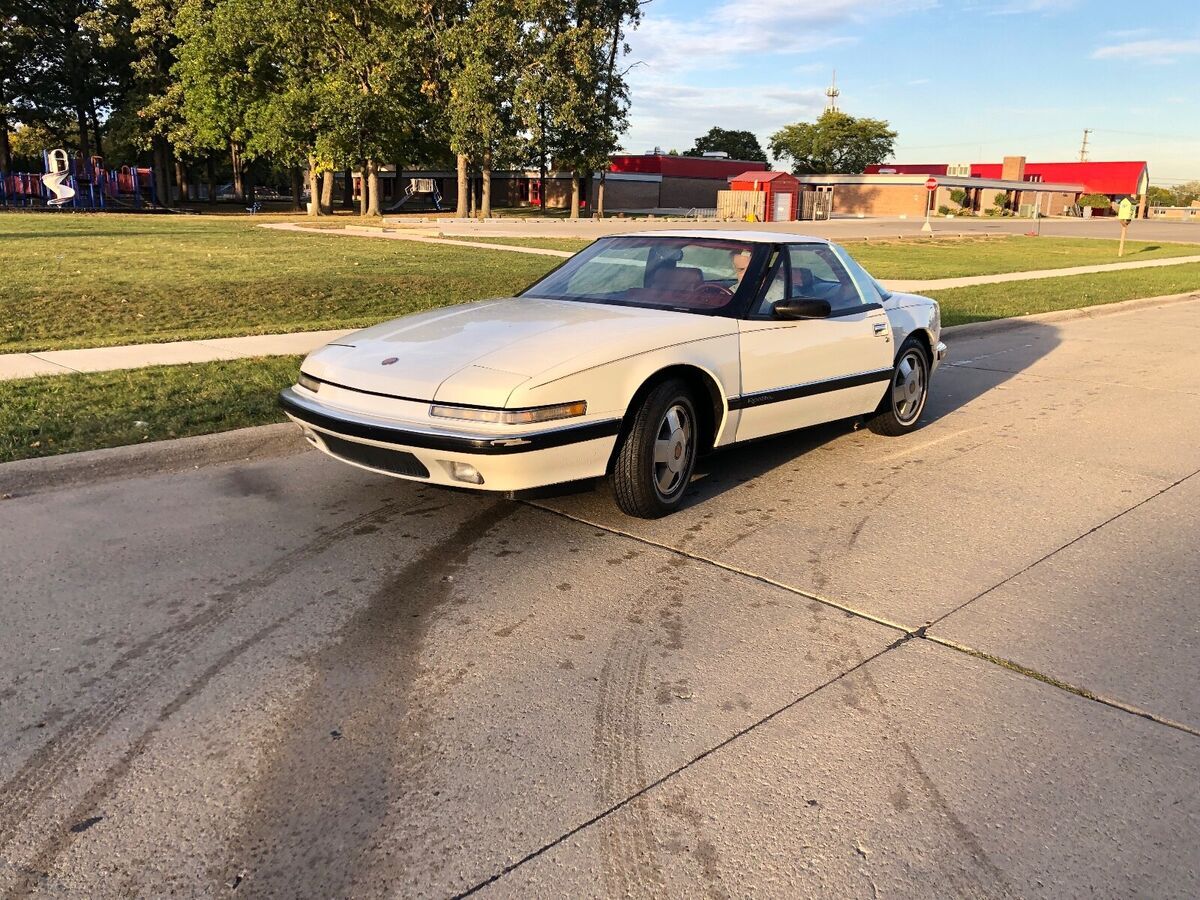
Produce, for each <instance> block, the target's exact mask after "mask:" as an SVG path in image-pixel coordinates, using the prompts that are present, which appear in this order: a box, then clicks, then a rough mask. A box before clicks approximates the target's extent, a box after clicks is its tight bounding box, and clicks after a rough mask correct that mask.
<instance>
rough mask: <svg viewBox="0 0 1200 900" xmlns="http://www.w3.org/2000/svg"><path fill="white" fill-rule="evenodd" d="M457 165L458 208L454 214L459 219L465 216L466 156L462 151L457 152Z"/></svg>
mask: <svg viewBox="0 0 1200 900" xmlns="http://www.w3.org/2000/svg"><path fill="white" fill-rule="evenodd" d="M456 163H457V166H458V208H457V209H456V210H455V212H454V215H455V216H456V217H457V218H459V219H465V218H466V217H467V187H468V185H467V157H466V156H464V155H463V154H462V153H460V154H458V158H457V160H456Z"/></svg>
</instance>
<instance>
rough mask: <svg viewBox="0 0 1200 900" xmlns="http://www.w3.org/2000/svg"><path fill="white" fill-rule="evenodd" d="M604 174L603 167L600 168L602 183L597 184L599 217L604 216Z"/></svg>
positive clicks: (597, 212) (596, 210)
mask: <svg viewBox="0 0 1200 900" xmlns="http://www.w3.org/2000/svg"><path fill="white" fill-rule="evenodd" d="M604 175H605V172H604V170H603V169H601V170H600V183H599V184H598V185H596V209H595V210H594V212H595V213H596V218H597V219H603V218H604Z"/></svg>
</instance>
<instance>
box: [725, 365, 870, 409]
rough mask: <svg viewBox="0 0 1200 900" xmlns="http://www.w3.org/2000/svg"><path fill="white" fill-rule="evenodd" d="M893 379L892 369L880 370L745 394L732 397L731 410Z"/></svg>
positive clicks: (730, 400)
mask: <svg viewBox="0 0 1200 900" xmlns="http://www.w3.org/2000/svg"><path fill="white" fill-rule="evenodd" d="M891 377H892V370H891V369H879V370H878V371H876V372H860V373H859V374H857V375H846V376H844V377H842V378H830V379H829V380H828V381H814V382H811V383H809V384H798V385H796V386H795V387H785V388H778V389H776V390H771V391H759V392H758V393H755V394H743V395H742V396H740V397H730V398H729V408H730V409H747V408H749V407H751V406H766V405H767V404H768V403H782V402H783V401H785V400H795V399H797V398H799V397H812V396H814V395H816V394H827V393H829V392H830V391H841V390H845V389H846V388H852V387H859V386H860V385H864V384H874V383H875V382H876V381H888V380H890V379H891Z"/></svg>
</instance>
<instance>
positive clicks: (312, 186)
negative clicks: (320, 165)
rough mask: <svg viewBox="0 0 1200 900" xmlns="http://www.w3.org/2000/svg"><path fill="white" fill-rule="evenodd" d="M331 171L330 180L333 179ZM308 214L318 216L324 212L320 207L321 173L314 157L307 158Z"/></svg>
mask: <svg viewBox="0 0 1200 900" xmlns="http://www.w3.org/2000/svg"><path fill="white" fill-rule="evenodd" d="M332 175H333V173H332V172H331V173H330V179H329V180H330V181H333V177H332ZM308 199H309V204H308V214H309V215H310V216H319V215H322V214H323V213H324V210H323V209H321V173H320V172H318V171H317V160H316V158H315V157H312V156H310V157H309V158H308Z"/></svg>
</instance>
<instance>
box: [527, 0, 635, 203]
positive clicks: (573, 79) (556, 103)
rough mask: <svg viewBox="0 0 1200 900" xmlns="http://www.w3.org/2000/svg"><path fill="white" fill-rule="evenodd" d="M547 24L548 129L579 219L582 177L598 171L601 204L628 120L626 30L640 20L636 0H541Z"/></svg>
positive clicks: (540, 3)
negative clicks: (610, 161) (611, 162)
mask: <svg viewBox="0 0 1200 900" xmlns="http://www.w3.org/2000/svg"><path fill="white" fill-rule="evenodd" d="M536 5H537V6H539V7H541V8H542V9H543V10H544V11H545V12H549V13H550V15H549V16H548V17H547V19H548V21H549V22H550V23H551V27H550V28H549V29H548V31H549V34H550V41H549V44H550V48H551V53H550V54H549V61H548V64H547V66H546V68H545V69H544V70H543V75H544V76H545V77H547V84H548V86H549V90H548V96H549V97H550V98H551V100H552V105H551V106H550V107H549V118H550V122H551V125H550V128H551V129H552V133H553V135H554V138H555V143H556V147H555V152H556V159H557V160H558V161H559V162H560V163H562V164H564V165H565V167H566V168H568V169H570V170H571V218H572V219H577V218H579V206H580V180H581V178H582V177H584V176H585V175H586V176H587V177H588V178H589V180H590V176H591V173H592V172H594V171H596V170H597V169H599V170H601V175H600V177H601V181H600V188H599V193H598V195H597V205H601V204H602V200H601V199H600V198H601V195H602V192H603V189H604V173H605V170H606V169H607V162H608V158H609V157H610V156H611V155H612V154H613V152H614V151H615V150H616V149H617V147H618V140H617V139H618V137H619V136H620V135H621V134H622V133H623V132H624V130H625V127H626V125H627V123H628V118H627V113H628V110H629V86H628V84H627V82H626V80H625V75H626V74H627V71H628V70H627V69H623V68H621V67H619V65H618V62H619V61H620V60H621V58H622V57H623V56H624V55H625V54H626V53H628V52H629V46H628V44H626V43H625V29H626V28H627V27H629V26H632V25H636V24H637V22H638V21H640V19H641V15H642V9H641V2H640V0H571V2H566V0H542V2H539V3H537V4H536Z"/></svg>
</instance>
